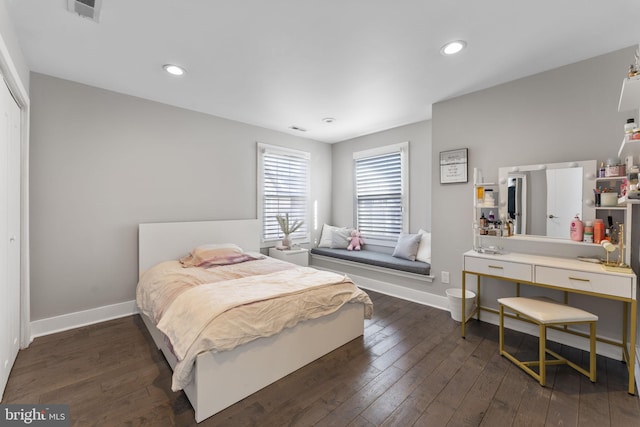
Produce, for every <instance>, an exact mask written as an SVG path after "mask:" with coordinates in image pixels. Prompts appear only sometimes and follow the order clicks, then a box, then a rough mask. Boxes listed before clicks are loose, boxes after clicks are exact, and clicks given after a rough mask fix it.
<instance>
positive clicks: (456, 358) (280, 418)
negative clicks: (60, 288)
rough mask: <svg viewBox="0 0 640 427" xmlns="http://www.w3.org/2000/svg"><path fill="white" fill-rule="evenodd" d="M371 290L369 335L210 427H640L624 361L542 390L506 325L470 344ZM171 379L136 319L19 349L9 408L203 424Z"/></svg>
mask: <svg viewBox="0 0 640 427" xmlns="http://www.w3.org/2000/svg"><path fill="white" fill-rule="evenodd" d="M369 294H370V295H371V297H372V299H373V301H374V306H375V314H374V318H373V319H372V320H369V321H366V328H365V334H364V337H361V338H359V339H356V340H354V341H352V342H350V343H348V344H346V345H344V346H343V347H341V348H339V349H338V350H336V351H334V352H332V353H330V354H328V355H326V356H324V357H322V358H320V359H319V360H317V361H315V362H313V363H312V364H309V365H307V366H305V367H304V368H302V369H300V370H298V371H296V372H294V373H293V374H291V375H289V376H287V377H285V378H284V379H282V380H280V381H278V382H276V383H274V384H272V385H270V386H269V387H266V388H264V389H263V390H261V391H260V392H258V393H256V394H254V395H252V396H250V397H248V398H246V399H244V400H242V401H241V402H239V403H237V404H235V405H233V406H231V407H230V408H227V409H226V410H224V411H222V412H220V413H218V414H217V415H215V416H213V417H211V418H209V419H207V420H205V421H203V422H202V423H200V424H199V425H201V426H253V425H255V426H285V425H292V426H293V425H295V426H455V427H457V426H479V425H482V426H492V427H493V426H510V425H514V426H521V425H522V426H525V425H526V426H598V427H604V426H613V427H622V426H635V427H637V426H640V399H638V398H637V397H633V396H630V395H628V394H627V392H626V383H627V372H626V368H625V365H624V364H623V363H621V362H620V361H616V360H612V359H608V358H604V357H600V356H598V360H597V362H598V382H597V383H596V384H591V383H590V382H589V380H588V379H587V378H585V377H583V376H582V375H580V374H578V373H577V372H575V371H573V370H572V369H570V368H568V367H566V366H553V367H550V368H549V370H548V374H547V375H548V377H547V378H548V379H547V381H548V384H549V385H548V386H547V387H540V386H539V385H538V383H537V382H535V380H533V379H532V378H531V377H529V376H528V375H526V374H525V373H524V372H522V371H521V370H520V369H518V368H517V367H515V366H514V365H513V364H512V363H510V362H509V361H507V360H506V359H505V358H502V357H500V356H499V355H498V330H497V327H495V326H493V325H489V324H485V323H479V322H476V321H471V322H470V323H469V324H468V325H469V327H468V329H467V331H468V332H467V339H461V338H460V333H459V324H458V323H456V322H454V321H453V320H451V317H450V315H449V313H448V312H445V311H441V310H437V309H434V308H430V307H426V306H422V305H419V304H415V303H411V302H407V301H404V300H400V299H397V298H393V297H389V296H385V295H381V294H377V293H374V292H369ZM506 343H507V346H508V347H509V349H510V350H511V351H514V352H517V353H518V355H519V356H523V355H525V353H530V354H531V356H530V357H531V359H534V358H535V356H536V351H537V338H535V337H531V336H528V335H524V334H521V333H517V332H513V331H508V333H507V335H506ZM554 349H555V350H556V351H558V352H560V353H561V354H564V355H565V356H568V357H573V358H577V359H578V360H580V359H582V361H583V363H584V364H585V365H586V363H587V361H588V354H587V353H585V352H582V351H580V350H575V349H572V348H569V347H564V346H560V345H556V346H554ZM525 357H527V356H526V355H525ZM265 369H268V361H265ZM170 383H171V370H170V368H169V366H168V364H167V363H166V361H165V360H164V358H163V356H162V354H161V353H160V352H159V351H158V350H157V349H156V348H155V345H154V344H153V342H152V340H151V338H150V336H149V335H148V333H147V331H146V329H145V327H144V325H143V323H142V320H141V319H140V317H139V316H130V317H126V318H122V319H118V320H113V321H109V322H105V323H101V324H97V325H93V326H88V327H83V328H79V329H75V330H72V331H67V332H62V333H59V334H55V335H49V336H46V337H41V338H37V339H36V340H35V341H34V342H33V344H32V345H31V346H30V347H29V348H28V349H26V350H23V351H21V352H20V353H19V355H18V359H17V360H16V364H15V367H14V369H13V372H12V374H11V377H10V379H9V383H8V386H7V389H6V392H5V396H4V397H5V399H4V401H3V403H45V404H46V403H67V404H70V411H71V425H73V426H91V425H96V426H154V427H155V426H191V425H196V423H195V421H194V415H193V410H192V408H191V406H190V404H189V402H188V400H187V399H186V397H185V396H184V394H183V393H182V392H179V393H173V392H171V389H170Z"/></svg>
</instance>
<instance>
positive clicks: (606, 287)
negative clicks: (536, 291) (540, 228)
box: [535, 265, 633, 298]
mask: <svg viewBox="0 0 640 427" xmlns="http://www.w3.org/2000/svg"><path fill="white" fill-rule="evenodd" d="M535 273H536V280H535V281H536V283H540V284H543V285H550V286H558V287H563V288H569V289H575V290H578V291H587V292H596V293H599V294H603V295H612V296H618V297H623V298H632V295H633V294H632V287H633V281H632V279H631V278H627V277H620V276H613V275H609V274H598V273H587V272H584V271H575V270H568V269H563V268H552V267H541V266H539V265H537V266H536V270H535Z"/></svg>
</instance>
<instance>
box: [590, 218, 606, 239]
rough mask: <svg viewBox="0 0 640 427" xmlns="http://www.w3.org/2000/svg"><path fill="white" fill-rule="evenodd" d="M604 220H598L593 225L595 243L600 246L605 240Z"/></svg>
mask: <svg viewBox="0 0 640 427" xmlns="http://www.w3.org/2000/svg"><path fill="white" fill-rule="evenodd" d="M604 236H605V234H604V220H602V219H600V218H596V220H595V222H594V224H593V243H597V244H600V243H601V242H602V240H604Z"/></svg>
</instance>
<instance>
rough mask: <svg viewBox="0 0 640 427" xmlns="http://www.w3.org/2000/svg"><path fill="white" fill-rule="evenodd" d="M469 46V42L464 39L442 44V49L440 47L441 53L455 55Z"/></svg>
mask: <svg viewBox="0 0 640 427" xmlns="http://www.w3.org/2000/svg"><path fill="white" fill-rule="evenodd" d="M466 46H467V43H466V42H465V41H464V40H456V41H453V42H449V43H447V44H445V45H444V46H442V49H440V53H441V54H443V55H445V56H446V55H454V54H456V53H458V52H460V51H461V50H462V49H464V48H465V47H466Z"/></svg>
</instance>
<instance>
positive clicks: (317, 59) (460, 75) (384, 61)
mask: <svg viewBox="0 0 640 427" xmlns="http://www.w3.org/2000/svg"><path fill="white" fill-rule="evenodd" d="M4 1H5V3H6V6H7V9H8V11H9V14H10V16H11V19H12V21H13V23H14V25H15V30H16V32H17V34H18V38H19V40H20V44H21V46H22V50H23V53H24V55H25V57H26V60H27V63H28V65H29V67H30V69H31V70H32V71H35V72H38V73H44V74H48V75H52V76H56V77H60V78H63V79H68V80H73V81H76V82H80V83H84V84H88V85H92V86H97V87H100V88H104V89H109V90H112V91H116V92H120V93H125V94H129V95H134V96H138V97H142V98H146V99H150V100H154V101H158V102H162V103H166V104H171V105H175V106H178V107H182V108H187V109H190V110H195V111H200V112H203V113H208V114H212V115H215V116H220V117H225V118H228V119H233V120H238V121H241V122H245V123H250V124H254V125H259V126H263V127H265V128H269V129H274V130H278V131H282V132H287V133H292V134H295V135H298V136H304V137H307V138H311V139H315V140H318V141H325V142H337V141H342V140H345V139H349V138H353V137H356V136H360V135H365V134H369V133H372V132H376V131H380V130H384V129H388V128H392V127H396V126H400V125H404V124H408V123H413V122H417V121H421V120H425V119H429V118H431V105H432V104H433V103H435V102H438V101H441V100H444V99H447V98H451V97H455V96H458V95H462V94H465V93H469V92H473V91H476V90H479V89H483V88H487V87H490V86H494V85H496V84H500V83H503V82H506V81H510V80H514V79H517V78H520V77H524V76H527V75H531V74H535V73H538V72H541V71H544V70H548V69H552V68H556V67H559V66H562V65H566V64H570V63H573V62H577V61H580V60H583V59H586V58H590V57H593V56H597V55H600V54H603V53H607V52H611V51H614V50H617V49H620V48H623V47H627V46H631V45H634V44H638V42H640V26H639V24H638V23H639V22H640V1H638V0H606V1H596V0H591V1H584V0H561V1H559V0H538V1H515V0H438V1H436V0H227V1H222V0H217V1H214V0H103V1H102V10H101V14H100V22H99V23H95V22H93V21H91V20H88V19H85V18H81V17H79V16H78V15H75V14H72V13H70V12H68V11H67V8H66V5H67V0H4ZM456 39H464V40H466V41H467V43H468V46H467V49H466V50H464V51H463V52H462V53H461V54H459V55H458V56H454V57H444V56H442V55H440V52H439V51H440V48H441V47H442V45H444V44H445V43H446V42H448V41H451V40H456ZM632 61H633V58H629V62H630V63H631V62H632ZM166 63H175V64H179V65H182V66H184V67H185V68H186V69H187V74H186V75H185V76H183V77H180V78H176V77H172V76H170V75H168V74H166V73H165V72H164V71H163V70H162V65H163V64H166ZM624 71H625V70H622V71H621V72H622V74H624ZM324 117H335V118H336V121H335V122H334V123H331V124H326V123H323V122H322V120H321V119H322V118H324ZM463 119H464V118H461V120H462V121H463ZM290 126H298V127H301V128H304V129H307V132H306V133H300V132H298V131H293V130H290V129H289V127H290Z"/></svg>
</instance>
